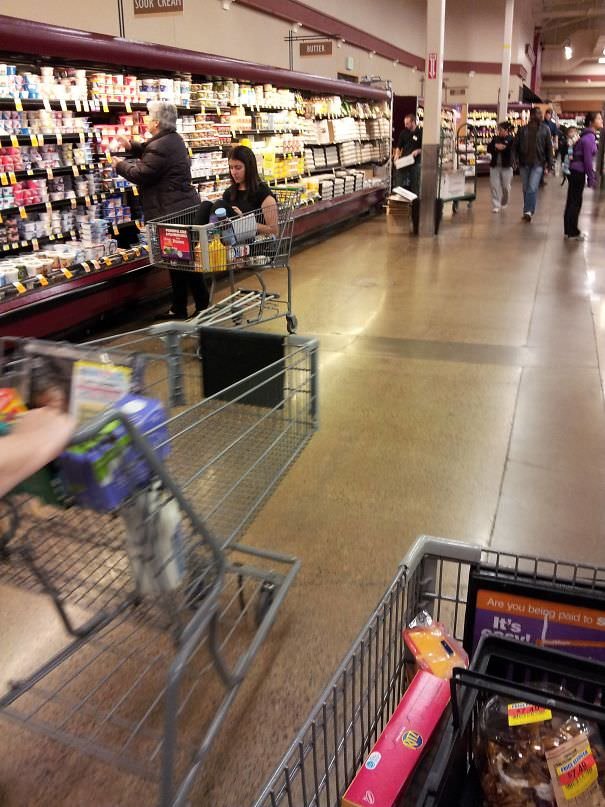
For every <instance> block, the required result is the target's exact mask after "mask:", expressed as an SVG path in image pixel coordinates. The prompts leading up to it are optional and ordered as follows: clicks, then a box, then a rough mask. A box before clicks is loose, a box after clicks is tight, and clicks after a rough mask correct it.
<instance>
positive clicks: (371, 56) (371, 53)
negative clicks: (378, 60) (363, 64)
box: [368, 50, 376, 59]
mask: <svg viewBox="0 0 605 807" xmlns="http://www.w3.org/2000/svg"><path fill="white" fill-rule="evenodd" d="M375 53H376V51H375V50H371V51H370V52H369V53H368V56H369V57H370V59H373V58H374V54H375Z"/></svg>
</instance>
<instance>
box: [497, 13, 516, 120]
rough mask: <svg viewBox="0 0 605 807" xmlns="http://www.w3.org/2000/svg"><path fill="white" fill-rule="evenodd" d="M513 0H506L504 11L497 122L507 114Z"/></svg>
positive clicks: (504, 118)
mask: <svg viewBox="0 0 605 807" xmlns="http://www.w3.org/2000/svg"><path fill="white" fill-rule="evenodd" d="M514 15H515V0H506V9H505V11H504V41H503V44H502V76H501V78H500V98H499V100H498V120H499V121H501V120H506V116H507V114H508V91H509V87H510V63H511V52H512V47H513V17H514Z"/></svg>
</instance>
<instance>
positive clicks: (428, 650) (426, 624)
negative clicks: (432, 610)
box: [403, 611, 468, 678]
mask: <svg viewBox="0 0 605 807" xmlns="http://www.w3.org/2000/svg"><path fill="white" fill-rule="evenodd" d="M403 638H404V641H405V644H406V647H407V648H408V650H410V652H411V653H412V655H413V656H414V658H415V660H416V664H417V666H418V667H419V669H421V670H426V671H427V672H431V673H433V675H437V676H439V677H440V678H451V677H452V670H453V669H454V667H465V668H466V667H468V655H467V654H466V652H465V651H464V649H463V648H462V646H461V645H460V644H459V643H458V642H457V641H456V639H454V637H453V636H452V635H451V634H450V632H449V631H448V630H447V628H446V627H445V625H443V624H442V623H441V622H434V621H433V618H432V617H431V615H430V614H429V613H428V612H427V611H421V612H420V613H419V614H418V615H417V616H416V618H415V619H413V620H412V622H410V624H409V626H408V627H407V628H406V629H405V630H404V632H403Z"/></svg>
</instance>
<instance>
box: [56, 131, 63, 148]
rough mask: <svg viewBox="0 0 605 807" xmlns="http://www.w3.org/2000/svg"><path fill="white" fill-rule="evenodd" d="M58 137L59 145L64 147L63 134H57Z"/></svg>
mask: <svg viewBox="0 0 605 807" xmlns="http://www.w3.org/2000/svg"><path fill="white" fill-rule="evenodd" d="M56 137H57V145H58V146H62V145H63V134H62V132H57V134H56Z"/></svg>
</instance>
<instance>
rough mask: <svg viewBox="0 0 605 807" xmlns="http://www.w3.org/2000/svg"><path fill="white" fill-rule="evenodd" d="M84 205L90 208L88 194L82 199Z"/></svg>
mask: <svg viewBox="0 0 605 807" xmlns="http://www.w3.org/2000/svg"><path fill="white" fill-rule="evenodd" d="M84 204H85V205H86V207H90V205H91V202H90V196H88V194H87V195H86V196H85V197H84Z"/></svg>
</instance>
